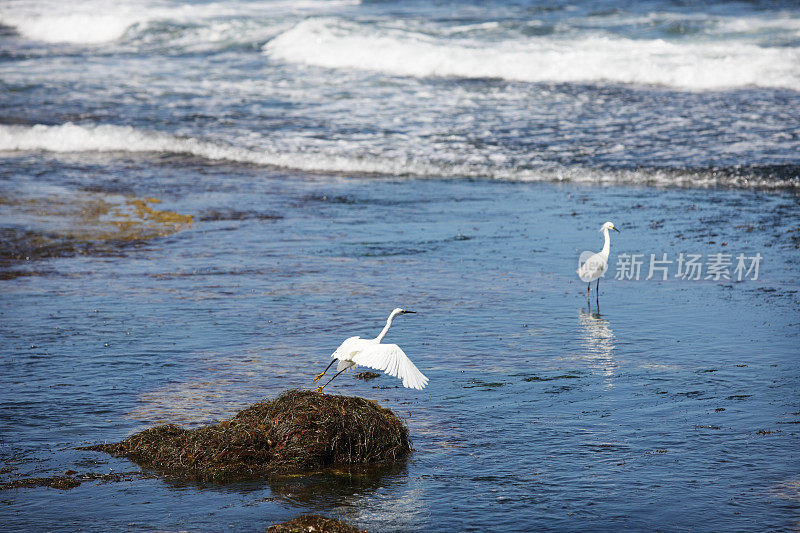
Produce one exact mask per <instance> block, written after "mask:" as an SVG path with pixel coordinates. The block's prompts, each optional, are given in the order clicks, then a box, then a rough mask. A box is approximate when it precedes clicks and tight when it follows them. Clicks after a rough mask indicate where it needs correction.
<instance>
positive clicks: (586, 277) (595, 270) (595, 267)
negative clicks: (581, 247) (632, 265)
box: [576, 222, 619, 304]
mask: <svg viewBox="0 0 800 533" xmlns="http://www.w3.org/2000/svg"><path fill="white" fill-rule="evenodd" d="M610 229H613V230H614V231H616V232H618V233H619V230H618V229H617V228H615V227H614V223H613V222H606V223H605V224H603V226H602V227H601V228H600V231H602V232H603V238H604V239H605V242H604V243H603V249H602V250H600V251H599V252H597V253H596V254H592V253H591V252H583V253H582V254H581V257H580V259H579V266H578V270H576V272H577V273H578V276H580V278H581V279H582V280H583V281H585V282H587V283H588V284H589V286H588V287H587V288H586V299H587V300H591V299H590V296H589V294H590V293H591V290H592V282H593V281H594V280H597V286H596V287H595V297H596V298H597V302H598V304H599V303H600V277H601V276H602V275H603V274H605V273H606V270H608V254H609V252H610V250H611V238H610V237H609V236H608V230H610ZM590 254H591V255H590ZM587 256H588V257H587Z"/></svg>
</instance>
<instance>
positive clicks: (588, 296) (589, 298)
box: [586, 281, 592, 305]
mask: <svg viewBox="0 0 800 533" xmlns="http://www.w3.org/2000/svg"><path fill="white" fill-rule="evenodd" d="M586 301H587V302H589V305H591V302H592V282H591V281H590V282H589V284H588V285H587V286H586Z"/></svg>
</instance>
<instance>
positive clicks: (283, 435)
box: [86, 390, 411, 482]
mask: <svg viewBox="0 0 800 533" xmlns="http://www.w3.org/2000/svg"><path fill="white" fill-rule="evenodd" d="M86 449H89V450H95V451H102V452H106V453H110V454H112V455H118V456H123V457H127V458H129V459H131V460H133V461H134V462H136V463H137V464H139V465H141V466H143V467H146V468H153V469H156V470H158V471H161V472H163V473H166V474H170V475H174V476H180V477H186V478H192V479H197V480H201V481H218V482H219V481H233V480H243V479H257V478H263V477H267V476H269V475H271V474H275V473H281V472H288V471H313V470H320V469H324V468H328V467H332V466H335V465H363V464H392V463H394V462H396V461H399V460H400V459H402V458H403V457H405V456H406V455H407V454H408V453H409V452H410V451H411V442H410V441H409V438H408V428H407V427H406V425H405V424H404V423H403V422H402V421H401V420H400V419H398V418H397V417H396V416H395V415H394V413H392V412H391V411H390V410H388V409H385V408H383V407H381V406H379V405H378V404H377V403H375V402H373V401H371V400H365V399H363V398H355V397H350V396H336V395H330V394H318V393H315V392H310V391H298V390H294V391H288V392H285V393H283V394H282V395H280V396H279V397H278V398H276V399H275V400H272V401H269V402H261V403H257V404H255V405H253V406H251V407H249V408H247V409H245V410H244V411H241V412H239V413H238V414H237V415H236V416H234V417H233V418H231V419H230V420H226V421H224V422H221V423H220V424H218V425H214V426H205V427H200V428H197V429H192V430H186V429H182V428H180V427H178V426H176V425H173V424H169V425H164V426H157V427H154V428H151V429H146V430H144V431H142V432H139V433H136V434H135V435H132V436H130V437H128V438H127V439H125V440H124V441H122V442H119V443H116V444H100V445H97V446H90V447H88V448H86Z"/></svg>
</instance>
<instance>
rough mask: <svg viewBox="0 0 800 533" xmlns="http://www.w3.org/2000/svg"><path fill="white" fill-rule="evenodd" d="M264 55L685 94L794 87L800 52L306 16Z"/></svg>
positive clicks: (402, 71)
mask: <svg viewBox="0 0 800 533" xmlns="http://www.w3.org/2000/svg"><path fill="white" fill-rule="evenodd" d="M264 51H265V53H266V54H268V55H269V56H270V57H272V58H275V59H278V60H281V61H285V62H290V63H298V64H303V65H313V66H317V67H325V68H332V69H359V70H368V71H376V72H382V73H386V74H391V75H396V76H412V77H433V76H441V77H463V78H500V79H505V80H512V81H526V82H612V83H629V84H653V85H665V86H670V87H676V88H681V89H689V90H709V89H725V88H736V87H746V86H758V87H784V88H791V89H800V49H799V48H796V47H794V48H793V47H763V46H759V45H757V44H753V43H748V42H720V41H717V42H714V41H711V42H698V41H695V42H691V43H688V42H680V41H667V40H664V39H629V38H621V37H616V36H610V35H595V36H589V35H584V36H582V37H575V36H569V37H567V36H565V37H559V38H554V37H552V36H548V37H529V38H525V39H520V38H515V39H505V40H498V41H479V40H475V39H460V40H454V39H452V38H447V39H445V38H442V37H437V36H435V35H430V34H428V33H422V32H417V31H412V30H409V29H402V28H400V29H399V28H380V27H377V26H375V25H366V24H361V23H350V22H343V21H339V20H336V19H330V18H314V19H307V20H304V21H302V22H300V23H298V24H296V25H295V26H294V27H292V28H291V29H289V30H287V31H285V32H283V33H282V34H280V35H278V36H277V37H276V38H274V39H273V40H271V41H270V42H268V43H267V44H266V45H265V46H264Z"/></svg>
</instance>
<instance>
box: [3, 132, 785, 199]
mask: <svg viewBox="0 0 800 533" xmlns="http://www.w3.org/2000/svg"><path fill="white" fill-rule="evenodd" d="M0 152H6V153H8V152H56V153H69V152H127V153H131V152H154V153H172V154H184V155H190V156H194V157H201V158H205V159H208V160H224V161H231V162H239V163H247V164H254V165H263V166H271V167H276V168H284V169H290V170H300V171H305V172H317V173H345V174H376V175H385V176H413V177H423V178H425V177H428V178H472V179H496V180H507V181H565V182H576V183H586V184H636V185H645V184H646V185H655V186H688V187H708V186H718V185H722V186H731V187H745V188H748V187H764V188H797V187H800V173H799V172H797V169H789V170H790V171H788V172H787V171H785V169H783V170H782V169H766V170H767V171H765V172H761V171H760V170H759V169H754V171H750V170H748V169H741V170H735V171H731V172H725V171H720V169H711V170H708V171H704V170H698V171H691V170H669V169H664V170H659V169H643V170H603V169H592V168H584V167H563V166H553V167H541V168H517V167H508V166H502V165H497V166H492V165H488V164H471V163H453V164H442V163H434V162H429V161H425V160H423V159H418V158H414V157H411V156H409V157H381V156H364V157H358V156H352V155H349V154H347V153H342V154H338V155H337V154H326V153H312V152H307V151H303V152H291V151H277V150H270V149H256V148H245V147H240V146H232V145H228V144H223V143H217V142H210V141H204V140H200V139H195V138H191V137H176V136H173V135H168V134H165V133H159V132H148V131H142V130H138V129H136V128H133V127H130V126H114V125H78V124H72V123H66V124H62V125H56V126H46V125H41V124H37V125H35V126H18V125H0Z"/></svg>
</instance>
